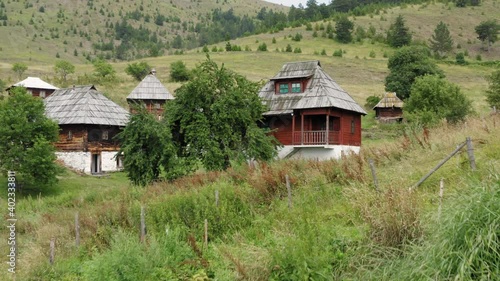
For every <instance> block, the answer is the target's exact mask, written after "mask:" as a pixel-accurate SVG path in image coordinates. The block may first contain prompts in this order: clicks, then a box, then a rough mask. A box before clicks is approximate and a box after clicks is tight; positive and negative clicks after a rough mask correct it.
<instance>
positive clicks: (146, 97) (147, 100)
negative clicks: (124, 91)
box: [127, 69, 174, 119]
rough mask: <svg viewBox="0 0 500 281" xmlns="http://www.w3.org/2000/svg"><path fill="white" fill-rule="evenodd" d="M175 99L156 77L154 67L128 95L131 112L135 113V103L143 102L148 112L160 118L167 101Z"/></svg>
mask: <svg viewBox="0 0 500 281" xmlns="http://www.w3.org/2000/svg"><path fill="white" fill-rule="evenodd" d="M173 99H174V96H173V95H172V94H171V93H170V92H169V91H168V90H167V88H165V86H163V84H162V83H161V82H160V80H159V79H158V78H157V77H156V71H155V70H154V69H153V70H151V73H149V74H148V75H146V77H144V79H142V81H141V82H140V83H139V85H137V87H135V89H134V90H132V92H131V93H130V95H128V97H127V102H128V104H129V107H130V112H131V113H134V110H133V105H134V104H141V103H142V104H143V105H144V106H145V107H146V109H147V110H148V112H151V113H153V114H155V115H156V116H157V118H158V119H161V116H162V115H163V111H164V109H165V103H166V102H167V101H168V100H173Z"/></svg>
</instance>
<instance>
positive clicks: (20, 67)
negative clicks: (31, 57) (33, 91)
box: [12, 62, 28, 80]
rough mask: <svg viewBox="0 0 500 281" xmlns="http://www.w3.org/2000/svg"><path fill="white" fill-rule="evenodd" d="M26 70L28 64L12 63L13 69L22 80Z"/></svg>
mask: <svg viewBox="0 0 500 281" xmlns="http://www.w3.org/2000/svg"><path fill="white" fill-rule="evenodd" d="M26 70H28V66H27V65H26V64H24V63H22V62H16V63H14V64H13V65H12V71H14V73H16V74H17V76H18V78H19V80H21V78H22V77H23V74H24V72H25V71H26Z"/></svg>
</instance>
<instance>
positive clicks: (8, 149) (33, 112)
mask: <svg viewBox="0 0 500 281" xmlns="http://www.w3.org/2000/svg"><path fill="white" fill-rule="evenodd" d="M44 111H45V109H44V105H43V101H42V99H40V98H36V97H33V96H31V95H30V94H28V93H27V91H26V89H25V88H23V87H15V88H13V89H12V90H11V95H10V97H9V98H7V99H6V100H3V101H0V124H2V126H0V151H2V153H1V154H0V170H2V171H6V170H14V171H17V172H18V173H19V174H20V175H21V180H22V181H23V182H24V183H25V184H26V185H28V186H37V187H40V186H44V185H50V184H53V183H54V182H55V181H56V175H57V173H58V169H59V168H58V166H57V165H56V163H55V160H56V156H55V148H54V145H53V144H52V143H53V142H55V141H56V140H57V139H58V130H59V128H58V126H57V124H56V123H55V122H54V121H52V120H50V119H48V118H47V117H46V116H45V115H44Z"/></svg>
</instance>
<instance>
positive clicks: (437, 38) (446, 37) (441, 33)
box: [429, 21, 453, 57]
mask: <svg viewBox="0 0 500 281" xmlns="http://www.w3.org/2000/svg"><path fill="white" fill-rule="evenodd" d="M429 41H430V43H431V49H432V51H434V53H437V54H438V55H439V56H440V57H442V56H443V55H444V54H445V53H447V52H449V51H451V50H452V49H453V39H452V38H451V35H450V31H449V30H448V27H447V26H446V24H445V23H444V22H442V21H440V22H439V23H438V25H437V26H436V29H435V30H434V34H433V35H432V37H431V39H429Z"/></svg>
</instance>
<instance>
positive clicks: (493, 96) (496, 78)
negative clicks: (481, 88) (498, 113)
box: [486, 70, 500, 110]
mask: <svg viewBox="0 0 500 281" xmlns="http://www.w3.org/2000/svg"><path fill="white" fill-rule="evenodd" d="M488 82H489V86H488V91H486V101H487V102H488V103H489V104H490V106H491V107H496V109H497V110H499V109H500V70H496V71H494V72H493V73H491V75H490V76H488Z"/></svg>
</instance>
